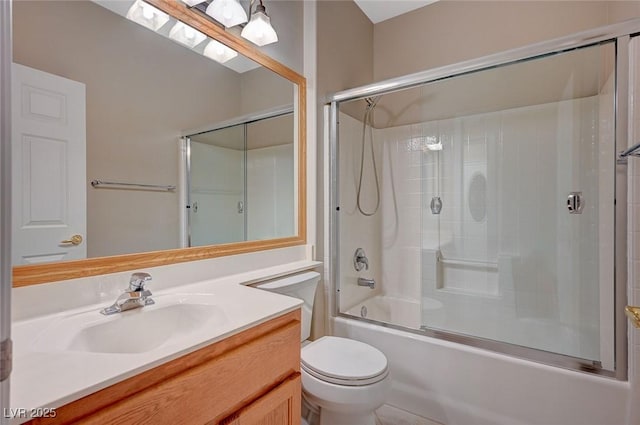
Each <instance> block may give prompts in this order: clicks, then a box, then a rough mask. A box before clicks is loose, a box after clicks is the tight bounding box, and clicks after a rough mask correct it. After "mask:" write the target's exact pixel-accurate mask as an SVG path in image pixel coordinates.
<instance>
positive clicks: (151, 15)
mask: <svg viewBox="0 0 640 425" xmlns="http://www.w3.org/2000/svg"><path fill="white" fill-rule="evenodd" d="M127 19H129V20H131V21H133V22H136V23H138V24H140V25H142V26H144V27H147V28H149V29H150V30H152V31H158V29H160V27H162V26H163V25H164V24H166V23H167V22H169V15H167V14H166V13H164V12H163V11H161V10H159V9H157V8H155V7H153V6H151V5H150V4H148V3H145V2H143V1H142V0H136V1H135V3H133V5H131V7H130V8H129V11H128V12H127Z"/></svg>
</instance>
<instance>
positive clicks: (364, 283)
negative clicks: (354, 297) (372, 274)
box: [358, 277, 376, 289]
mask: <svg viewBox="0 0 640 425" xmlns="http://www.w3.org/2000/svg"><path fill="white" fill-rule="evenodd" d="M358 286H368V287H369V288H371V289H373V288H375V287H376V281H375V280H373V279H365V278H364V277H359V278H358Z"/></svg>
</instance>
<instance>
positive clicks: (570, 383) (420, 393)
mask: <svg viewBox="0 0 640 425" xmlns="http://www.w3.org/2000/svg"><path fill="white" fill-rule="evenodd" d="M414 304H416V305H417V304H418V303H411V302H407V301H406V300H404V302H403V300H399V299H393V298H389V297H374V298H372V299H370V300H367V301H365V302H363V303H360V304H358V305H356V306H354V307H353V308H351V309H349V314H352V315H354V316H356V317H359V316H360V310H361V309H362V307H363V306H364V307H366V309H367V315H368V319H371V320H374V317H373V316H374V315H375V316H376V317H375V320H381V319H380V318H382V319H383V321H389V319H390V318H391V316H392V315H393V314H394V308H395V309H397V311H396V313H398V312H399V311H402V309H406V311H405V313H406V314H404V313H403V316H402V318H403V319H406V323H407V324H413V325H415V318H416V317H415V311H416V305H414ZM417 314H418V320H419V314H420V308H419V306H418V308H417ZM384 318H386V319H387V320H384ZM395 320H397V318H394V322H395ZM396 323H397V322H396ZM332 325H333V334H334V335H336V336H343V337H348V338H352V339H356V340H359V341H363V342H366V343H368V344H370V345H373V346H374V347H377V348H378V349H380V350H381V351H383V352H384V353H385V355H386V356H387V358H388V359H389V365H390V373H391V381H392V388H391V392H390V394H389V397H388V400H387V404H390V405H392V406H395V407H398V408H400V409H404V410H407V411H409V412H412V413H415V414H417V415H420V416H423V417H426V418H430V419H432V420H435V421H437V422H440V423H443V424H446V425H484V424H487V425H488V424H504V425H519V424H522V425H524V424H541V425H542V424H544V425H628V423H629V422H628V417H627V414H628V410H629V409H628V406H629V403H630V401H631V400H629V397H630V394H631V392H630V386H629V383H628V382H622V381H616V380H614V379H611V378H605V377H600V376H595V375H591V374H586V373H581V372H575V371H570V370H565V369H561V368H558V367H551V366H546V365H542V364H538V363H535V362H532V361H527V360H521V359H518V358H515V357H510V356H506V355H502V354H498V353H494V352H490V351H486V350H482V349H478V348H474V347H470V346H466V345H461V344H456V343H454V342H449V341H445V340H440V339H435V338H431V337H428V336H423V335H418V334H415V333H411V332H406V331H401V330H396V329H392V328H389V327H385V326H381V325H377V324H373V323H370V322H366V321H362V320H356V319H352V318H349V317H345V316H339V317H334V318H332ZM418 326H419V325H418ZM409 327H413V328H415V326H409Z"/></svg>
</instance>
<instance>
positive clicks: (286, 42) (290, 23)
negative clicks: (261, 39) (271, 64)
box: [243, 0, 304, 74]
mask: <svg viewBox="0 0 640 425" xmlns="http://www.w3.org/2000/svg"><path fill="white" fill-rule="evenodd" d="M243 3H244V2H243ZM247 3H248V2H247ZM264 6H265V7H266V9H267V15H269V17H270V18H271V25H273V28H274V29H275V30H276V32H277V33H278V42H277V43H274V44H269V45H268V46H264V47H261V48H260V49H261V50H262V51H263V52H265V53H266V54H268V55H269V56H271V57H272V58H274V59H276V60H278V61H280V62H282V63H283V64H285V65H287V66H288V67H290V68H291V69H293V70H294V71H296V72H297V73H299V74H302V73H303V65H304V64H303V46H304V45H303V37H304V16H303V13H304V1H303V0H276V1H273V0H272V1H265V2H264Z"/></svg>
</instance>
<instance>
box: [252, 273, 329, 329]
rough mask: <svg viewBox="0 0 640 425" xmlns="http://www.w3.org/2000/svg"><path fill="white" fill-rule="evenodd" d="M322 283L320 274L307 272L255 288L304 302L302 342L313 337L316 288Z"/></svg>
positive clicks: (261, 284) (259, 284) (257, 285)
mask: <svg viewBox="0 0 640 425" xmlns="http://www.w3.org/2000/svg"><path fill="white" fill-rule="evenodd" d="M319 281H320V273H317V272H305V273H300V274H295V275H291V276H286V277H283V278H279V279H275V280H270V281H269V282H265V283H258V284H256V285H253V286H254V287H255V288H259V289H263V290H265V291H270V292H277V293H278V294H282V295H288V296H290V297H293V298H298V299H300V300H302V301H304V304H303V305H302V323H301V328H302V332H301V336H300V341H305V340H307V339H309V335H311V315H312V313H313V301H314V299H315V297H316V287H317V286H318V282H319Z"/></svg>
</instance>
